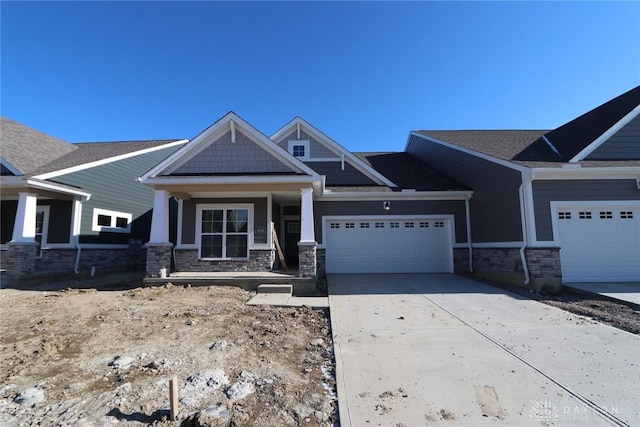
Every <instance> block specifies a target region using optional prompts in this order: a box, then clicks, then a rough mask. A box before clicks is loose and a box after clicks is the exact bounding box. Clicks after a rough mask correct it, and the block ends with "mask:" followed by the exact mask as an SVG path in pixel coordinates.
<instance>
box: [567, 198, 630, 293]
mask: <svg viewBox="0 0 640 427" xmlns="http://www.w3.org/2000/svg"><path fill="white" fill-rule="evenodd" d="M555 211H556V212H555V215H556V219H555V223H556V230H557V232H558V240H559V242H560V247H561V249H560V260H561V262H562V276H563V281H564V282H567V283H571V282H634V281H640V207H639V206H637V205H630V206H620V205H612V204H597V205H587V204H585V205H580V206H575V205H574V206H572V205H566V206H563V205H558V206H556V209H555Z"/></svg>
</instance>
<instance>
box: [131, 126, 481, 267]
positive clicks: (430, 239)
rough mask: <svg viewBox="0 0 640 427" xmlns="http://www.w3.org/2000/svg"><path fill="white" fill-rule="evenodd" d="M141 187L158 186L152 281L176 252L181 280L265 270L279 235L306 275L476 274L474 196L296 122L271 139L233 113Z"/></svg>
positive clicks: (401, 157)
mask: <svg viewBox="0 0 640 427" xmlns="http://www.w3.org/2000/svg"><path fill="white" fill-rule="evenodd" d="M141 181H142V182H143V183H146V184H149V185H151V186H153V187H154V189H155V202H154V209H153V222H152V229H151V238H150V241H149V243H148V244H147V248H148V253H147V275H148V276H149V277H162V276H163V275H164V274H166V273H167V272H168V271H169V269H170V266H171V264H172V257H174V256H175V260H174V263H175V268H176V270H178V271H180V272H189V271H192V272H193V271H246V270H254V271H259V270H269V269H271V268H272V267H273V266H274V263H275V260H276V248H275V241H274V237H273V236H274V231H275V235H277V237H278V240H279V243H280V245H281V246H282V247H283V251H284V257H285V260H286V262H287V264H288V265H289V266H295V267H297V268H298V270H299V274H300V276H302V277H318V276H319V277H323V276H324V275H325V273H359V272H362V273H383V272H388V273H410V272H415V273H417V272H446V273H452V272H454V271H468V259H469V258H468V253H469V245H468V239H467V235H468V230H469V222H468V215H467V213H468V208H469V204H468V203H469V199H470V198H471V196H472V191H471V190H470V188H468V187H467V186H465V185H463V184H460V183H459V182H457V181H455V180H453V179H451V178H448V177H446V176H444V175H442V174H441V173H438V172H436V171H435V170H433V169H430V168H429V167H427V166H426V165H425V164H424V163H422V162H420V161H419V160H417V159H416V158H415V157H413V156H412V155H411V154H409V153H361V154H358V155H356V154H354V153H351V152H349V151H348V150H346V149H345V148H344V147H342V146H341V145H339V144H337V143H336V142H335V141H333V140H332V139H330V138H329V137H327V136H326V135H325V134H323V133H322V132H320V131H319V130H317V129H316V128H314V127H313V126H312V125H310V124H309V123H307V122H306V121H304V120H303V119H301V118H299V117H296V118H295V119H293V120H292V121H290V122H289V123H287V124H286V125H285V126H284V127H282V128H281V129H280V130H279V131H277V132H276V133H275V134H274V135H272V136H271V137H270V138H269V137H267V136H265V135H264V134H262V133H261V132H260V131H259V130H257V129H255V128H254V127H253V126H252V125H251V124H249V123H247V122H246V121H245V120H243V119H242V118H240V117H239V116H237V115H236V114H234V113H228V114H227V115H225V116H224V117H222V118H221V119H220V120H218V121H217V122H215V123H214V124H213V125H211V126H210V127H209V128H207V129H206V130H205V131H203V132H202V133H201V134H199V135H198V136H197V137H195V138H194V139H193V140H191V141H190V142H189V143H187V144H186V145H184V146H183V147H182V148H180V149H179V150H178V151H176V152H175V153H174V154H172V155H171V156H169V157H168V158H167V159H166V160H164V161H163V162H162V163H160V164H159V165H158V166H157V167H155V168H153V169H152V170H151V171H149V173H147V174H145V175H144V176H142V177H141ZM171 196H173V197H176V198H178V199H179V202H178V227H177V234H178V236H177V245H176V247H175V250H173V247H172V244H171V242H170V239H169V223H170V221H169V218H168V213H169V203H168V202H169V199H170V197H171Z"/></svg>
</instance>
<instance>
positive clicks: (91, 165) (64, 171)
mask: <svg viewBox="0 0 640 427" xmlns="http://www.w3.org/2000/svg"><path fill="white" fill-rule="evenodd" d="M186 142H188V140H186V139H180V140H177V141H174V142H169V143H167V144H162V145H158V146H156V147H150V148H145V149H143V150H137V151H132V152H130V153H125V154H120V155H119V156H114V157H108V158H106V159H102V160H96V161H95V162H89V163H83V164H81V165H77V166H72V167H69V168H65V169H60V170H57V171H53V172H48V173H43V174H41V175H36V176H34V178H37V179H49V178H54V177H57V176H60V175H67V174H70V173H73V172H78V171H81V170H85V169H90V168H94V167H97V166H102V165H106V164H109V163H113V162H117V161H118V160H124V159H128V158H130V157H135V156H140V155H143V154H147V153H151V152H154V151H158V150H163V149H165V148H170V147H174V146H176V145H182V144H185V143H186Z"/></svg>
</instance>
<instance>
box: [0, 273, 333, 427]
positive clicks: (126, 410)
mask: <svg viewBox="0 0 640 427" xmlns="http://www.w3.org/2000/svg"><path fill="white" fill-rule="evenodd" d="M85 285H86V284H85ZM138 285H139V282H138V283H133V284H132V283H130V282H129V283H126V284H123V285H122V286H115V287H112V288H111V289H110V290H99V291H98V290H96V289H92V288H88V289H80V288H79V287H72V288H69V289H61V290H58V289H56V286H51V285H47V286H46V288H47V289H48V290H43V286H39V287H36V289H35V290H34V289H25V290H18V289H11V288H9V289H1V290H0V329H1V331H2V335H1V342H0V346H1V348H0V360H1V362H0V363H1V368H2V369H1V373H0V425H7V426H8V425H86V426H92V425H96V426H102V425H116V424H117V425H131V426H136V425H160V426H174V425H175V426H178V425H182V426H189V425H203V426H217V425H220V426H224V425H232V426H241V425H247V426H248V425H259V426H285V425H292V426H331V425H333V424H334V422H335V417H336V406H337V403H336V400H335V381H334V372H335V371H334V360H333V345H332V341H331V333H330V326H329V319H328V313H327V312H326V311H321V310H312V309H309V308H298V309H296V308H273V307H264V306H263V307H252V306H247V305H245V302H246V301H247V300H249V298H250V297H251V293H250V292H248V291H244V290H241V289H239V288H235V287H220V286H218V287H181V286H180V287H179V286H173V285H167V286H164V287H139V286H138ZM89 286H90V285H89ZM58 287H60V286H58ZM174 376H175V377H177V380H178V384H179V386H178V391H179V393H178V394H179V399H180V405H179V411H180V412H179V420H178V421H176V422H172V421H170V420H169V380H170V379H171V378H173V377H174Z"/></svg>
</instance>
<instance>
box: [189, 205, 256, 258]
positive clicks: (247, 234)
mask: <svg viewBox="0 0 640 427" xmlns="http://www.w3.org/2000/svg"><path fill="white" fill-rule="evenodd" d="M197 221H198V222H197V230H196V231H197V235H198V258H199V259H204V260H207V259H208V260H220V259H238V260H246V259H249V246H250V244H251V230H252V229H253V206H252V205H198V208H197Z"/></svg>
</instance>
